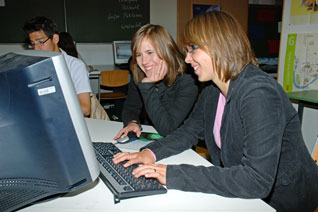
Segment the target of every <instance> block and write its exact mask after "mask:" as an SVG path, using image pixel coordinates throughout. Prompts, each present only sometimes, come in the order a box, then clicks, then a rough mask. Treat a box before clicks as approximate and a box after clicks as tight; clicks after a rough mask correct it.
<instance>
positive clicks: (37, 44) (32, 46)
mask: <svg viewBox="0 0 318 212" xmlns="http://www.w3.org/2000/svg"><path fill="white" fill-rule="evenodd" d="M49 39H50V38H47V39H46V40H39V41H38V42H35V43H32V42H31V43H30V44H29V48H30V49H32V48H34V47H35V46H44V44H45V43H46V41H48V40H49Z"/></svg>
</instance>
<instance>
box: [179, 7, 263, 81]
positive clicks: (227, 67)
mask: <svg viewBox="0 0 318 212" xmlns="http://www.w3.org/2000/svg"><path fill="white" fill-rule="evenodd" d="M183 37H184V38H183V44H184V48H185V47H186V46H189V45H197V46H198V47H199V48H201V49H202V50H204V51H205V52H206V53H208V54H209V55H210V57H211V59H212V64H213V68H214V70H215V71H216V73H217V75H218V76H219V78H220V79H222V80H223V81H225V82H227V81H228V80H230V79H236V78H237V76H238V75H239V73H240V72H241V71H242V70H243V69H244V67H245V66H246V65H247V64H249V63H251V64H254V65H256V66H258V62H257V59H256V58H255V55H254V51H253V50H252V48H251V45H250V42H249V40H248V38H247V36H246V34H245V32H244V31H243V29H242V27H241V25H240V24H239V23H238V22H237V20H236V19H235V18H234V17H232V16H231V15H230V14H229V13H226V12H223V11H211V12H207V13H205V14H203V15H200V16H197V17H195V18H194V19H192V20H190V21H189V22H188V23H187V25H186V27H185V29H184V35H183ZM222 75H223V78H222Z"/></svg>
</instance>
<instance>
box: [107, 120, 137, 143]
mask: <svg viewBox="0 0 318 212" xmlns="http://www.w3.org/2000/svg"><path fill="white" fill-rule="evenodd" d="M129 132H134V133H135V134H136V136H137V137H138V138H139V137H140V135H141V130H140V127H139V125H138V124H137V123H135V122H129V123H128V125H127V126H126V127H124V128H123V129H121V130H120V131H119V132H118V133H117V135H116V136H115V137H114V138H113V140H117V139H118V138H120V137H121V136H122V135H124V136H127V134H128V133H129Z"/></svg>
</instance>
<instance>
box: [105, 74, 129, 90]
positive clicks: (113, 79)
mask: <svg viewBox="0 0 318 212" xmlns="http://www.w3.org/2000/svg"><path fill="white" fill-rule="evenodd" d="M100 77H101V81H100V85H101V86H106V87H120V86H124V85H127V84H128V79H129V71H128V70H114V71H102V72H101V73H100Z"/></svg>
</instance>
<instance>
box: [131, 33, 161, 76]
mask: <svg viewBox="0 0 318 212" xmlns="http://www.w3.org/2000/svg"><path fill="white" fill-rule="evenodd" d="M136 60H137V64H138V66H139V67H140V68H141V70H142V71H143V72H144V73H145V74H146V76H147V77H149V76H150V75H151V74H152V73H153V71H154V68H155V67H156V66H158V65H159V63H160V61H162V60H161V59H160V58H159V56H158V54H157V52H156V50H155V48H154V47H153V45H152V44H151V42H150V40H149V39H148V38H144V39H143V40H142V41H141V44H140V46H139V49H138V50H137V52H136Z"/></svg>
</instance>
